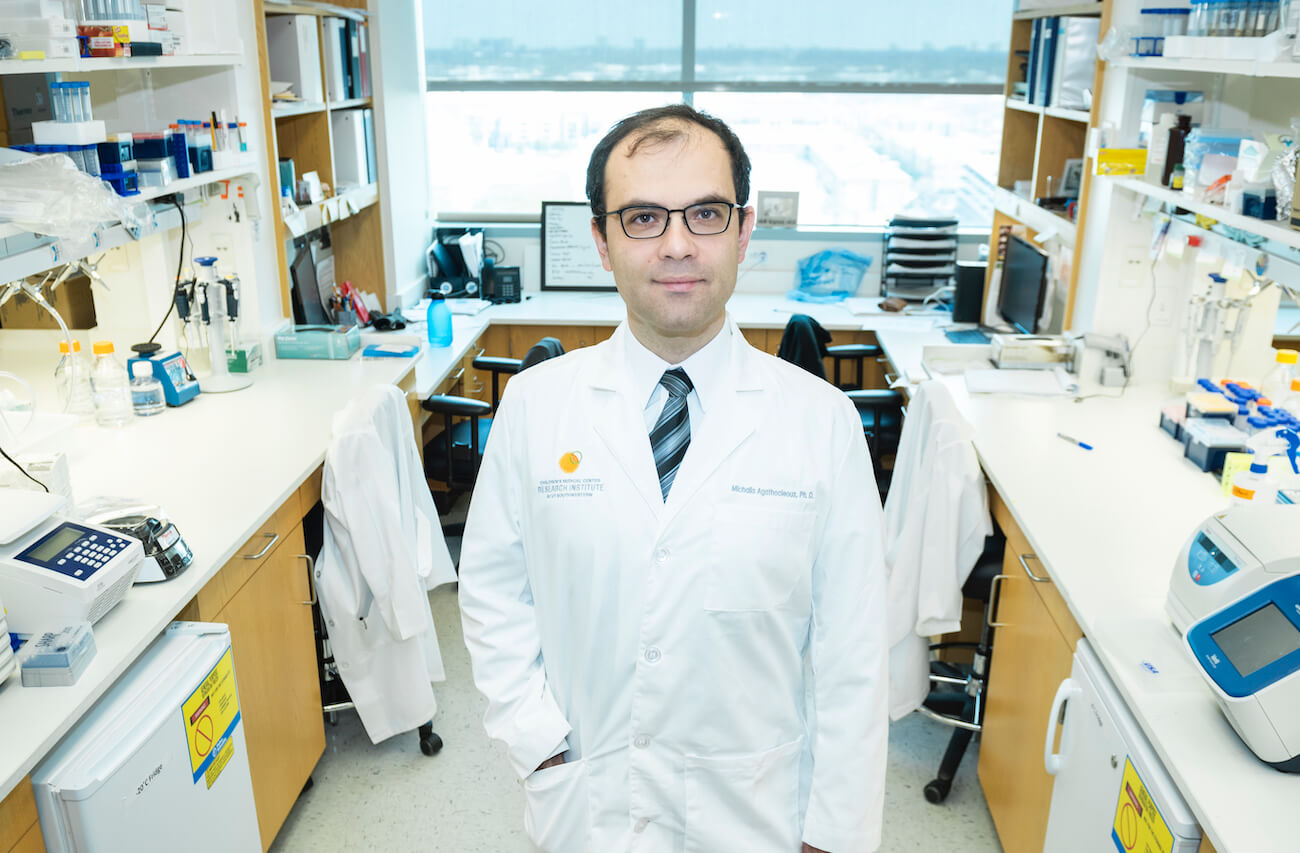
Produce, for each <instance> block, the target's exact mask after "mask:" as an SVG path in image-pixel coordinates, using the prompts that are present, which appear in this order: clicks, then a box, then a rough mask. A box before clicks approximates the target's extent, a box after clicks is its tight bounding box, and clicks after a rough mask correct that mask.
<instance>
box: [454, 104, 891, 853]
mask: <svg viewBox="0 0 1300 853" xmlns="http://www.w3.org/2000/svg"><path fill="white" fill-rule="evenodd" d="M587 190H588V196H589V198H590V201H591V207H592V212H593V214H594V216H593V219H592V235H593V237H594V239H595V242H596V248H597V249H598V251H599V252H600V257H601V260H602V262H603V264H604V266H605V269H607V270H610V271H612V272H613V273H614V279H615V282H616V283H617V285H618V291H619V294H620V295H621V296H622V298H623V301H624V302H625V303H626V304H627V320H626V321H625V322H624V323H623V324H622V325H621V326H620V327H619V328H618V330H617V331H616V332H615V333H614V336H613V337H612V338H610V339H609V340H608V341H605V342H603V343H600V344H597V345H596V346H592V347H589V348H586V349H582V350H578V351H576V352H572V353H569V354H567V355H565V356H562V357H560V358H558V359H553V360H550V361H546V362H542V363H541V364H539V365H537V366H535V367H532V368H529V370H528V371H526V372H524V373H521V374H519V375H518V376H516V377H515V378H513V379H512V380H511V382H510V385H509V387H508V390H507V393H506V394H505V396H504V399H503V401H502V403H501V408H500V411H499V412H498V415H497V418H496V421H495V423H494V426H493V429H492V438H491V442H490V444H489V446H488V449H487V454H486V458H485V460H484V464H483V468H482V470H481V471H480V473H479V477H478V481H477V485H476V487H475V490H474V497H473V501H472V504H471V507H470V513H469V519H468V522H467V525H466V531H465V541H464V548H463V552H462V558H461V573H460V580H461V587H460V601H461V609H462V614H463V617H464V620H463V621H464V627H465V641H466V644H467V646H468V647H469V650H470V654H471V658H472V661H473V667H474V677H475V681H476V683H477V684H478V687H479V689H480V690H481V691H482V692H483V693H484V694H485V695H486V697H487V699H488V711H487V715H486V718H485V725H486V728H487V731H488V733H489V734H490V735H491V736H492V737H495V738H498V739H500V740H502V741H504V742H505V744H506V746H507V749H508V753H509V757H510V761H511V763H512V765H513V766H514V769H515V771H516V772H517V773H518V774H519V775H520V777H521V778H523V780H524V789H525V802H526V807H525V814H524V824H525V829H526V830H527V832H528V835H529V837H530V838H531V839H532V841H533V843H534V844H535V845H536V847H537V849H539V850H542V851H545V853H579V851H594V853H613V852H614V851H632V850H635V851H647V853H689V851H698V853H729V852H730V851H736V853H800V851H801V850H802V851H804V853H807V851H830V853H861V851H869V850H874V849H875V848H876V846H877V845H878V844H879V841H880V828H881V810H882V804H883V799H884V773H885V742H886V733H887V732H886V729H887V717H886V704H885V703H886V692H887V676H886V666H885V664H886V647H885V608H884V600H885V573H884V561H883V554H882V545H881V535H880V532H881V511H880V503H879V499H878V498H877V496H876V488H875V485H874V483H873V481H872V472H871V464H870V460H869V459H868V455H867V446H866V442H865V440H864V439H863V436H862V429H861V425H860V422H859V419H858V417H857V415H856V413H855V411H854V409H853V406H852V405H851V404H850V402H849V401H848V399H847V398H846V397H845V396H844V395H843V394H842V393H840V392H839V391H838V390H837V389H835V388H834V387H833V386H831V385H830V384H828V383H826V382H823V381H821V380H818V379H815V378H813V377H812V376H811V375H810V374H808V373H806V372H805V371H802V370H800V369H798V368H796V367H794V366H793V365H790V364H787V363H786V362H783V361H780V360H778V359H775V358H773V357H771V356H769V355H766V354H764V353H762V352H759V351H758V350H756V349H754V348H752V347H750V346H749V345H748V344H747V343H746V342H745V339H744V338H743V337H742V336H741V333H740V331H739V329H738V328H737V327H736V326H735V324H734V323H733V322H732V321H731V319H730V318H729V317H728V316H727V313H726V309H725V305H726V302H727V299H728V298H729V297H730V296H731V293H732V291H733V290H734V289H735V285H736V275H737V267H738V265H739V263H740V262H741V261H742V260H743V259H744V257H745V250H746V248H747V246H748V244H749V238H750V234H751V233H752V232H753V229H754V212H753V209H752V208H749V207H745V206H744V205H745V202H746V199H747V197H748V194H749V160H748V157H747V156H746V155H745V152H744V149H743V147H742V146H741V144H740V141H739V140H738V139H737V138H736V137H735V135H734V134H733V133H732V131H731V130H730V129H729V128H728V127H727V126H726V125H725V124H723V123H722V122H720V121H718V120H716V119H714V118H712V117H709V116H707V115H704V114H701V113H698V112H696V111H694V110H692V109H691V108H689V107H686V106H672V107H664V108H659V109H655V110H649V111H646V112H642V113H638V114H636V115H633V116H630V117H629V118H627V119H624V120H623V121H622V122H620V123H619V124H618V125H616V126H615V127H614V128H613V129H612V130H611V131H610V133H609V135H608V136H606V138H605V139H604V140H603V141H602V142H601V143H600V144H599V145H598V146H597V147H596V149H595V151H594V153H593V155H592V159H591V165H590V167H589V169H588V176H587ZM675 368H680V370H681V372H674V373H672V374H670V376H669V378H663V377H664V376H665V373H667V372H669V371H673V370H674V369H675ZM683 373H684V378H683Z"/></svg>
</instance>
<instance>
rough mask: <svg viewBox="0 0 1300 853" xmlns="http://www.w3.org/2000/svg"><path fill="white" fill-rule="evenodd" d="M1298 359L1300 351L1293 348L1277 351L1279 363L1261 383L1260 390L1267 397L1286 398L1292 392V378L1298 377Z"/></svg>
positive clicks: (1271, 398)
mask: <svg viewBox="0 0 1300 853" xmlns="http://www.w3.org/2000/svg"><path fill="white" fill-rule="evenodd" d="M1297 360H1300V353H1297V352H1296V351H1295V350H1293V349H1280V350H1278V351H1277V363H1276V364H1274V365H1273V369H1272V370H1270V371H1269V372H1268V375H1267V376H1265V377H1264V381H1263V382H1261V383H1260V384H1259V390H1260V391H1261V392H1263V394H1264V396H1265V397H1268V398H1269V399H1270V400H1274V401H1281V400H1284V399H1286V396H1287V395H1288V394H1290V393H1291V380H1292V379H1295V378H1296V372H1295V371H1296V361H1297Z"/></svg>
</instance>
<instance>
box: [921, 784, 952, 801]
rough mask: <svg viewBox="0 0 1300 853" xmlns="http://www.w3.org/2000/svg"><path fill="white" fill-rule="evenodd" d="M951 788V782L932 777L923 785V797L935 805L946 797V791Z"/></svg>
mask: <svg viewBox="0 0 1300 853" xmlns="http://www.w3.org/2000/svg"><path fill="white" fill-rule="evenodd" d="M951 790H952V782H950V781H947V780H945V779H932V780H930V782H929V783H927V784H926V786H925V799H926V800H927V801H929V802H931V803H933V804H935V805H938V804H939V803H942V802H943V801H944V800H946V799H948V792H949V791H951Z"/></svg>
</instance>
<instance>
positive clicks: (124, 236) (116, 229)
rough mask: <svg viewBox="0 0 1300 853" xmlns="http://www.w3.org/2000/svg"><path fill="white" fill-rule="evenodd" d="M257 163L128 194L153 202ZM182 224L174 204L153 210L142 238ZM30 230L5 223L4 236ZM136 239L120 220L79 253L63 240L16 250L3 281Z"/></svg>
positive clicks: (2, 263)
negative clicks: (69, 247) (67, 245)
mask: <svg viewBox="0 0 1300 853" xmlns="http://www.w3.org/2000/svg"><path fill="white" fill-rule="evenodd" d="M256 170H257V164H255V163H245V164H243V165H241V166H232V167H231V168H229V169H221V170H219V171H212V172H204V173H203V174H201V175H197V176H195V177H192V178H183V179H181V180H178V181H172V182H171V183H170V184H168V185H167V186H165V187H149V188H148V189H147V190H142V191H141V192H140V194H139V195H134V196H127V199H128V200H129V201H132V202H145V201H153V200H155V199H157V198H159V197H161V196H165V195H171V194H173V193H178V194H183V193H186V192H188V191H190V190H193V189H198V188H199V187H204V186H207V185H208V184H214V183H220V182H221V181H225V180H231V179H234V178H238V177H241V176H243V175H252V174H256ZM179 224H180V216H179V214H177V212H176V209H175V208H174V207H171V208H163V209H162V210H158V211H156V212H151V213H150V214H149V216H148V217H147V221H146V222H145V224H144V227H143V228H142V229H141V233H140V236H139V239H144V238H145V237H148V236H149V235H151V234H156V233H157V232H158V231H165V230H167V229H169V228H175V227H176V226H177V225H179ZM25 233H28V232H25V231H23V230H22V229H20V228H18V227H17V226H14V225H10V224H4V225H0V239H5V238H8V237H14V236H17V235H20V234H25ZM134 239H136V238H133V237H132V236H131V235H130V233H129V232H128V231H127V230H126V228H125V227H124V226H123V225H121V224H120V223H113V224H111V225H106V226H105V227H103V228H101V229H99V230H97V231H96V232H95V234H94V239H93V240H92V241H91V243H90V248H89V249H88V250H83V251H81V252H80V253H79V254H74V253H73V251H72V250H70V249H68V248H67V247H66V246H65V244H64V243H63V242H62V241H58V240H55V241H52V242H47V243H44V244H43V245H38V246H34V247H32V248H30V249H26V250H24V251H20V252H16V253H14V254H12V255H8V256H7V257H0V281H13V280H15V279H19V278H25V277H26V276H29V275H34V274H35V273H38V272H42V271H43V270H47V269H50V268H51V267H54V266H57V265H59V264H62V263H66V262H67V261H72V260H76V259H77V258H78V257H84V256H85V255H86V254H93V253H95V252H106V251H108V250H109V249H115V248H117V247H118V246H121V245H124V244H126V243H130V242H132V241H133V240H134Z"/></svg>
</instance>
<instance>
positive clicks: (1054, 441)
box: [879, 332, 1300, 853]
mask: <svg viewBox="0 0 1300 853" xmlns="http://www.w3.org/2000/svg"><path fill="white" fill-rule="evenodd" d="M879 337H880V342H881V344H882V347H883V348H884V350H885V353H886V354H887V355H888V356H889V357H890V358H891V360H893V361H894V364H895V366H899V367H907V366H912V367H914V366H915V361H914V359H917V358H919V354H920V351H921V347H922V346H923V345H926V344H934V343H942V342H944V341H945V339H944V338H943V336H942V335H941V334H939V333H937V332H932V333H929V334H920V335H913V334H906V333H891V332H886V333H882V334H881V335H880V336H879ZM944 381H945V382H947V383H948V384H949V387H951V388H952V389H953V393H954V396H955V397H956V399H957V401H958V404H959V405H960V406H961V408H962V410H963V412H964V413H965V414H966V416H967V418H968V419H969V420H970V422H971V424H972V426H973V427H974V428H975V449H976V451H977V452H978V454H979V457H980V463H981V465H982V466H983V468H984V471H985V473H986V474H987V476H988V478H989V480H990V481H991V482H992V483H993V485H994V487H995V488H996V489H997V490H998V492H999V493H1000V494H1001V496H1002V498H1003V499H1004V500H1005V501H1006V504H1007V507H1008V508H1009V509H1010V510H1011V513H1012V514H1013V516H1014V517H1015V519H1016V521H1017V522H1018V523H1019V525H1020V527H1021V530H1022V531H1023V532H1024V534H1025V536H1026V537H1027V538H1028V540H1029V543H1030V544H1031V545H1032V546H1033V548H1034V553H1035V554H1036V556H1037V557H1038V559H1039V560H1040V561H1041V562H1042V564H1043V568H1044V569H1045V570H1046V571H1047V572H1048V574H1049V575H1050V576H1051V578H1052V580H1053V582H1054V583H1055V584H1056V587H1057V589H1058V590H1059V591H1060V593H1061V595H1062V596H1063V598H1064V599H1065V601H1066V603H1067V604H1068V605H1069V607H1070V610H1071V612H1072V613H1073V615H1074V618H1075V620H1076V621H1077V622H1078V623H1079V627H1080V628H1082V629H1083V632H1084V634H1085V635H1087V637H1088V641H1089V642H1090V643H1091V644H1092V646H1093V648H1094V649H1096V650H1097V652H1098V654H1099V656H1100V657H1101V659H1102V662H1103V664H1104V665H1105V667H1106V669H1107V672H1108V673H1109V675H1110V677H1111V679H1112V680H1113V681H1114V682H1115V683H1116V685H1117V687H1118V688H1119V690H1120V692H1121V694H1123V696H1124V698H1125V699H1126V701H1127V702H1128V704H1129V708H1130V710H1132V711H1133V714H1134V716H1135V717H1136V718H1137V720H1138V722H1139V724H1140V725H1141V726H1142V729H1143V730H1144V731H1145V732H1146V735H1147V737H1148V739H1149V740H1150V741H1151V743H1152V745H1153V746H1154V747H1155V749H1156V752H1157V753H1158V754H1159V755H1160V757H1161V759H1162V760H1163V761H1164V763H1165V766H1166V768H1167V769H1168V771H1169V773H1170V775H1171V776H1172V777H1173V779H1174V781H1175V782H1176V783H1177V784H1178V787H1179V789H1180V791H1181V792H1182V794H1183V797H1184V798H1185V799H1186V800H1187V802H1188V805H1189V806H1190V807H1191V809H1192V811H1193V812H1194V813H1195V815H1196V817H1197V819H1198V820H1199V821H1200V823H1201V826H1202V829H1203V830H1204V831H1205V833H1206V834H1207V835H1208V836H1209V837H1210V840H1211V841H1213V842H1214V844H1215V847H1216V849H1217V850H1218V851H1219V853H1270V851H1282V850H1287V851H1294V850H1295V849H1296V841H1295V830H1294V825H1293V820H1292V815H1291V813H1290V809H1292V808H1295V806H1296V804H1297V803H1300V775H1295V774H1285V773H1279V772H1278V771H1276V770H1273V769H1272V768H1270V767H1268V766H1267V765H1265V764H1264V763H1263V762H1261V761H1259V760H1258V759H1257V758H1256V757H1255V756H1254V754H1253V753H1251V752H1250V750H1249V749H1248V748H1247V747H1246V746H1245V744H1244V743H1242V741H1241V740H1240V738H1238V737H1237V735H1236V733H1234V732H1233V731H1232V728H1231V727H1230V726H1229V724H1228V721H1227V719H1226V718H1225V717H1224V716H1223V714H1222V713H1221V712H1220V710H1219V707H1218V703H1217V702H1216V701H1215V699H1214V696H1213V694H1212V693H1211V692H1210V690H1209V688H1208V687H1207V686H1206V685H1205V683H1204V681H1203V680H1202V678H1201V676H1200V675H1199V673H1198V672H1197V671H1196V669H1195V667H1194V664H1193V662H1192V661H1191V660H1190V658H1189V657H1188V656H1187V655H1186V654H1185V653H1184V651H1183V649H1182V647H1181V646H1180V641H1179V638H1178V635H1177V634H1176V632H1175V631H1174V629H1173V627H1172V625H1171V624H1170V622H1169V618H1168V617H1167V616H1166V615H1165V612H1164V602H1165V596H1166V593H1167V591H1168V589H1169V579H1170V577H1171V575H1172V573H1173V571H1174V563H1175V561H1176V560H1177V558H1178V555H1179V552H1180V550H1181V549H1182V546H1183V544H1184V543H1185V541H1186V540H1187V538H1188V537H1189V536H1190V535H1191V533H1192V531H1193V530H1194V529H1195V528H1196V527H1197V526H1198V525H1199V524H1200V522H1201V521H1203V520H1204V519H1205V518H1206V517H1207V516H1209V515H1211V514H1213V513H1215V512H1217V511H1219V510H1222V509H1223V508H1225V507H1226V506H1227V505H1228V499H1227V498H1225V497H1224V496H1223V495H1222V493H1221V491H1220V489H1219V483H1218V480H1217V478H1215V477H1214V476H1213V475H1210V474H1206V473H1204V472H1202V471H1200V470H1198V469H1197V468H1196V467H1195V466H1194V465H1192V464H1191V463H1190V462H1188V461H1187V460H1185V459H1184V458H1183V456H1182V445H1181V444H1179V443H1178V442H1176V441H1174V440H1173V439H1172V438H1170V437H1169V436H1168V434H1166V433H1164V432H1163V431H1161V430H1160V428H1159V426H1158V422H1159V410H1160V407H1161V405H1162V404H1163V403H1164V402H1166V401H1167V400H1168V399H1170V398H1171V397H1172V396H1173V395H1172V394H1169V393H1166V392H1164V391H1162V390H1161V389H1158V388H1152V387H1130V388H1129V389H1128V391H1127V392H1125V393H1124V395H1123V396H1122V397H1118V398H1104V397H1097V398H1093V399H1088V400H1084V401H1082V402H1079V403H1075V402H1073V399H1072V398H1070V397H1053V398H1029V397H1007V396H1001V395H988V394H970V393H968V392H967V391H966V387H965V383H964V382H963V381H962V378H961V377H960V376H952V377H945V379H944ZM1104 390H1105V393H1107V394H1115V393H1116V391H1115V390H1112V389H1104ZM1058 432H1063V433H1066V434H1067V435H1071V436H1075V437H1076V438H1078V439H1079V440H1080V441H1084V442H1087V443H1089V444H1092V445H1093V447H1094V448H1095V449H1094V450H1092V451H1086V450H1083V449H1082V448H1079V447H1076V446H1074V445H1072V444H1069V443H1067V442H1065V441H1062V440H1061V439H1060V438H1058V437H1057V433H1058ZM995 649H996V641H995ZM994 656H995V657H994V659H995V660H996V651H995V652H994ZM1148 664H1149V665H1151V666H1152V667H1154V669H1155V670H1156V672H1152V670H1151V669H1150V668H1148V666H1147V665H1148ZM994 667H996V663H995V664H994Z"/></svg>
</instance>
